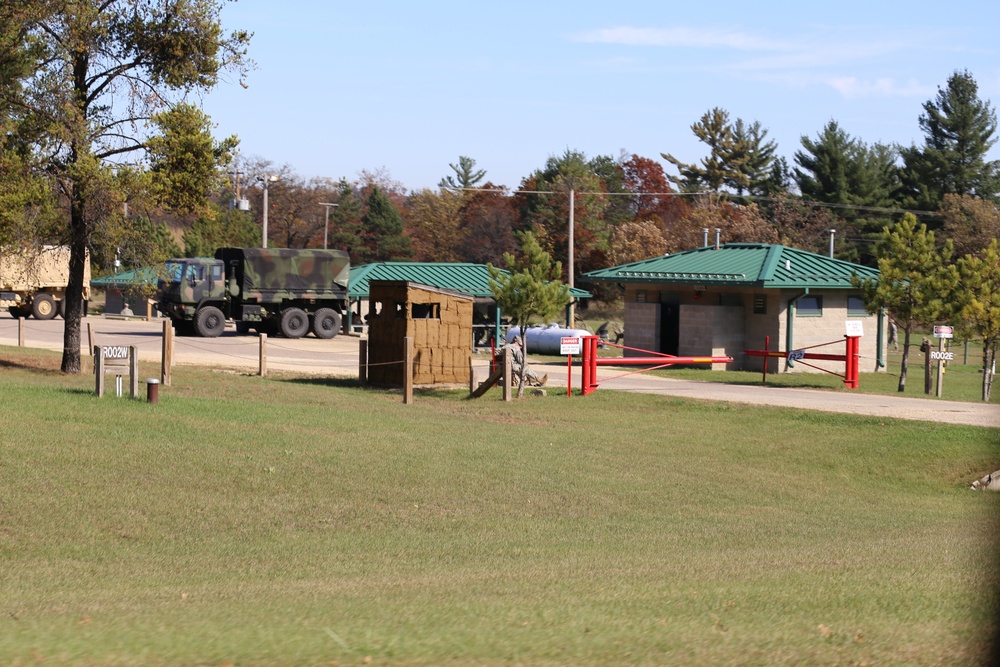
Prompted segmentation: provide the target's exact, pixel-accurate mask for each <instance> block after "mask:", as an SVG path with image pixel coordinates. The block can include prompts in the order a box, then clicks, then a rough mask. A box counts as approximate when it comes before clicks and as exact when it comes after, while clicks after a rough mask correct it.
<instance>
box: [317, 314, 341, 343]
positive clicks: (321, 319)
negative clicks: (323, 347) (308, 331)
mask: <svg viewBox="0 0 1000 667" xmlns="http://www.w3.org/2000/svg"><path fill="white" fill-rule="evenodd" d="M312 329H313V333H314V334H315V335H316V338H333V337H334V336H336V335H337V333H338V332H339V331H340V313H338V312H337V311H335V310H334V309H333V308H320V309H319V310H317V311H316V314H315V315H314V316H313V327H312Z"/></svg>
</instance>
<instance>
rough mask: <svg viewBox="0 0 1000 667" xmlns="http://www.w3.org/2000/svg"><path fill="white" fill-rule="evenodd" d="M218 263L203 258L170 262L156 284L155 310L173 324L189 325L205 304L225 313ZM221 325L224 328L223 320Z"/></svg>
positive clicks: (221, 273) (222, 268)
mask: <svg viewBox="0 0 1000 667" xmlns="http://www.w3.org/2000/svg"><path fill="white" fill-rule="evenodd" d="M224 273H225V272H224V267H223V264H222V260H218V259H211V258H207V257H195V258H187V259H171V260H168V261H167V262H166V264H165V265H164V269H163V272H162V273H161V275H160V277H159V280H158V281H157V284H156V291H157V297H156V301H157V308H158V309H159V310H160V312H161V313H163V314H164V315H165V316H167V317H170V319H172V320H173V321H174V322H175V323H179V322H189V321H192V320H193V319H194V317H195V315H196V314H197V312H198V310H199V309H200V308H202V307H203V306H204V305H206V304H211V305H214V306H215V307H217V308H219V309H222V310H223V311H224V310H225V306H224V303H225V296H226V281H225V275H224ZM222 324H223V325H224V324H225V321H224V320H223V322H222Z"/></svg>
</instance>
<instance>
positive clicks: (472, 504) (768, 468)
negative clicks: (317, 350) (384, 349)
mask: <svg viewBox="0 0 1000 667" xmlns="http://www.w3.org/2000/svg"><path fill="white" fill-rule="evenodd" d="M57 369H58V357H57V356H56V355H53V354H48V353H41V352H24V351H20V350H17V349H15V348H0V402H2V405H3V410H4V415H5V424H4V427H3V429H2V435H0V442H2V446H0V559H2V561H0V563H2V564H0V607H2V613H0V664H3V665H101V666H104V665H150V666H157V665H232V666H234V667H243V666H251V665H361V664H372V665H470V664H471V665H659V664H663V665H677V664H697V665H740V664H745V665H824V664H825V665H845V664H868V665H887V664H906V665H973V664H981V663H982V661H983V659H984V651H985V650H986V648H987V646H988V640H989V633H990V631H991V628H992V622H993V617H992V615H991V612H992V610H993V608H994V606H995V603H996V602H997V584H998V575H997V567H996V566H997V562H996V559H995V557H994V554H995V553H996V547H997V545H998V544H1000V541H998V539H997V537H998V534H997V533H998V530H997V529H998V525H997V522H996V520H995V517H996V516H997V513H998V510H1000V496H998V495H997V494H992V493H990V494H987V493H977V492H973V491H970V490H969V489H968V485H969V483H970V482H971V480H972V479H974V478H976V477H978V476H980V475H982V474H983V473H985V472H988V471H992V470H995V469H998V468H1000V451H998V449H997V445H998V435H1000V429H976V428H971V427H958V426H945V425H936V424H930V423H919V422H906V421H902V420H890V419H879V418H861V417H859V418H855V417H851V416H846V415H835V414H821V413H804V412H797V411H792V410H780V409H768V408H760V407H752V406H740V405H731V404H726V403H707V402H706V403H700V402H694V401H687V400H682V399H674V398H667V397H657V396H643V395H636V394H619V393H615V392H613V391H606V390H599V391H598V392H597V393H595V394H594V395H592V396H588V397H586V398H583V397H579V396H574V397H572V398H567V397H565V396H564V395H555V394H556V393H557V392H553V395H550V396H548V397H546V398H537V397H535V398H525V399H523V400H520V401H516V402H514V403H509V404H505V403H503V402H502V401H500V400H499V395H498V393H497V392H496V391H495V390H494V391H492V392H491V393H489V394H487V395H486V396H485V397H484V398H482V399H479V400H478V401H469V400H465V399H464V398H463V396H462V394H461V392H429V393H418V396H417V400H416V403H415V404H414V405H409V406H406V405H403V404H402V402H401V398H400V394H399V393H396V392H391V391H379V390H371V389H367V390H366V389H361V388H358V387H356V386H354V385H353V383H351V382H347V381H335V380H323V379H306V378H295V377H292V376H274V377H269V378H267V379H261V378H258V377H253V376H249V375H243V374H237V373H232V372H214V371H211V370H207V369H197V368H190V367H178V368H176V369H175V370H174V376H173V386H171V387H163V388H162V389H161V393H160V403H159V405H149V404H147V403H145V402H143V401H132V400H129V399H127V398H123V399H118V398H115V397H105V398H102V399H98V398H96V396H95V395H94V391H93V378H92V376H90V375H89V374H83V375H81V376H63V375H62V374H60V373H59V372H58V371H57ZM155 374H156V370H155V368H154V367H146V366H143V369H142V377H144V378H145V377H148V376H155Z"/></svg>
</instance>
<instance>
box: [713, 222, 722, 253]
mask: <svg viewBox="0 0 1000 667" xmlns="http://www.w3.org/2000/svg"><path fill="white" fill-rule="evenodd" d="M721 235H722V230H721V229H719V228H718V227H716V228H715V249H716V250H718V249H719V239H720V237H721Z"/></svg>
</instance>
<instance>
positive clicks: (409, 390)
mask: <svg viewBox="0 0 1000 667" xmlns="http://www.w3.org/2000/svg"><path fill="white" fill-rule="evenodd" d="M403 403H404V404H405V405H410V404H411V403H413V336H406V337H405V338H403Z"/></svg>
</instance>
